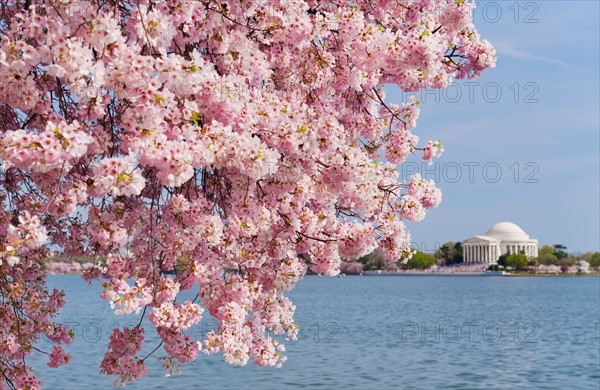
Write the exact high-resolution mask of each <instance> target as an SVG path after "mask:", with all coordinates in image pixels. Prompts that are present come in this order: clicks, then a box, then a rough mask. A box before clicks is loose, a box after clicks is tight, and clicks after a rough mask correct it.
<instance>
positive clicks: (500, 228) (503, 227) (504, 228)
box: [485, 222, 529, 241]
mask: <svg viewBox="0 0 600 390" xmlns="http://www.w3.org/2000/svg"><path fill="white" fill-rule="evenodd" d="M485 235H486V236H489V237H494V238H497V239H499V240H500V241H524V240H529V235H528V234H527V233H525V232H524V231H523V229H521V228H520V227H519V226H517V225H515V224H514V223H512V222H500V223H497V224H495V225H494V226H492V228H491V229H490V230H488V232H487V233H486V234H485Z"/></svg>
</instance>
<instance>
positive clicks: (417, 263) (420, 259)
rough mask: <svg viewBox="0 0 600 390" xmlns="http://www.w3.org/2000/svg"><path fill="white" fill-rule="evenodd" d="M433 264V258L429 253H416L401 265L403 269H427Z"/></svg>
mask: <svg viewBox="0 0 600 390" xmlns="http://www.w3.org/2000/svg"><path fill="white" fill-rule="evenodd" d="M434 264H435V256H434V255H432V254H429V253H423V252H420V251H417V253H415V254H414V255H413V257H411V258H410V260H408V262H407V263H406V264H404V265H403V268H404V269H427V268H430V267H431V266H432V265H434Z"/></svg>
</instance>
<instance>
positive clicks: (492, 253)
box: [463, 222, 538, 264]
mask: <svg viewBox="0 0 600 390" xmlns="http://www.w3.org/2000/svg"><path fill="white" fill-rule="evenodd" d="M520 252H523V253H525V254H526V255H527V257H528V258H533V257H537V255H538V240H536V239H533V238H529V235H528V234H527V233H525V232H524V231H523V229H521V228H520V227H519V226H517V225H515V224H514V223H511V222H500V223H497V224H495V225H494V226H492V228H491V229H490V230H488V232H487V233H485V235H483V236H475V237H471V238H468V239H466V240H464V241H463V259H464V260H463V261H464V262H465V263H484V264H493V263H496V262H497V261H498V258H499V257H500V256H501V255H504V254H514V253H520Z"/></svg>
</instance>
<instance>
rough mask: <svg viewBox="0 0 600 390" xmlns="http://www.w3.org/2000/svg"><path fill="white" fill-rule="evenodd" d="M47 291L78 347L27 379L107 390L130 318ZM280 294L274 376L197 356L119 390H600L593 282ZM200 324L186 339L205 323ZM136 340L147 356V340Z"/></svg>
mask: <svg viewBox="0 0 600 390" xmlns="http://www.w3.org/2000/svg"><path fill="white" fill-rule="evenodd" d="M48 284H49V285H50V286H51V287H54V286H56V287H59V288H63V289H65V291H66V293H67V299H68V303H67V305H66V306H65V307H64V308H63V311H62V313H61V316H60V320H61V321H64V322H69V323H70V324H71V326H72V327H73V329H74V331H75V334H76V341H75V342H74V343H73V344H71V345H70V346H67V350H68V351H69V352H70V353H71V354H72V355H73V360H72V362H71V364H69V365H68V366H65V367H61V368H59V369H50V368H48V367H47V366H45V360H42V359H39V360H36V361H34V363H35V364H34V366H35V370H36V372H37V373H38V375H39V376H41V378H42V380H43V382H44V385H45V387H46V388H48V389H87V388H92V389H104V388H110V387H111V382H112V378H109V377H106V376H104V375H99V374H98V372H99V365H100V361H101V359H102V354H103V351H105V349H106V345H107V343H108V336H109V334H110V330H111V329H112V327H113V326H115V325H119V326H121V327H123V326H126V325H130V324H135V323H137V321H138V318H139V317H135V316H121V317H117V316H115V315H113V314H112V312H111V310H110V308H109V307H108V304H107V302H105V301H103V300H101V299H100V298H99V297H98V294H99V291H100V287H99V285H97V284H96V285H93V286H88V285H87V284H85V283H84V282H83V281H82V280H81V278H80V277H79V276H75V275H63V276H50V277H49V278H48ZM192 295H193V294H192ZM290 297H291V299H292V300H293V301H294V303H295V304H296V307H297V309H296V320H297V322H298V323H299V324H300V325H301V327H302V333H301V338H300V340H298V341H296V342H293V343H289V344H288V345H287V356H288V361H287V362H286V363H285V364H284V366H283V368H281V369H276V368H267V367H258V366H256V365H254V364H251V363H250V364H248V365H247V366H246V367H232V366H229V365H228V364H226V363H225V362H224V361H223V359H222V356H220V355H214V356H206V355H203V354H201V355H199V357H198V359H197V360H196V361H195V362H193V363H190V364H187V365H184V366H183V373H182V374H181V375H180V376H177V377H170V378H167V377H165V376H164V373H163V372H162V371H161V370H160V368H159V364H158V363H157V362H156V361H155V360H154V359H153V358H150V359H149V360H151V359H152V362H150V363H151V364H150V366H149V369H148V371H149V376H148V377H145V378H143V379H141V380H140V381H139V382H137V383H136V384H134V385H130V386H128V388H131V389H189V388H194V389H195V388H199V389H222V388H231V389H244V388H252V389H254V388H256V389H283V388H307V389H313V388H316V389H318V388H323V389H342V388H343V389H346V388H348V389H396V388H398V389H559V388H562V389H600V278H597V277H586V278H567V277H565V278H561V277H556V278H508V277H451V276H445V277H435V276H414V277H409V276H405V277H389V276H366V277H344V278H325V277H307V278H305V279H304V280H302V281H301V282H300V283H299V284H298V286H297V287H296V289H295V290H294V291H292V292H291V293H290ZM204 322H205V323H204V324H203V325H197V326H196V328H195V330H194V332H193V333H192V334H193V335H195V336H196V337H199V336H200V335H201V334H202V333H203V332H205V331H206V330H208V329H210V328H212V326H214V324H215V323H214V320H212V319H210V318H207V319H205V321H204ZM130 326H131V325H130ZM148 333H150V332H148ZM146 336H147V339H148V340H150V342H147V343H146V346H145V351H150V350H151V349H153V348H154V347H155V346H156V345H157V341H156V340H157V339H156V336H155V335H154V334H147V335H146ZM160 351H162V350H160ZM156 356H157V357H158V356H161V354H160V353H158V354H156Z"/></svg>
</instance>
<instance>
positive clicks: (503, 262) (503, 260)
mask: <svg viewBox="0 0 600 390" xmlns="http://www.w3.org/2000/svg"><path fill="white" fill-rule="evenodd" d="M507 257H508V254H506V253H505V254H503V255H501V256H500V257H499V258H498V265H501V266H503V267H506V258H507Z"/></svg>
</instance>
